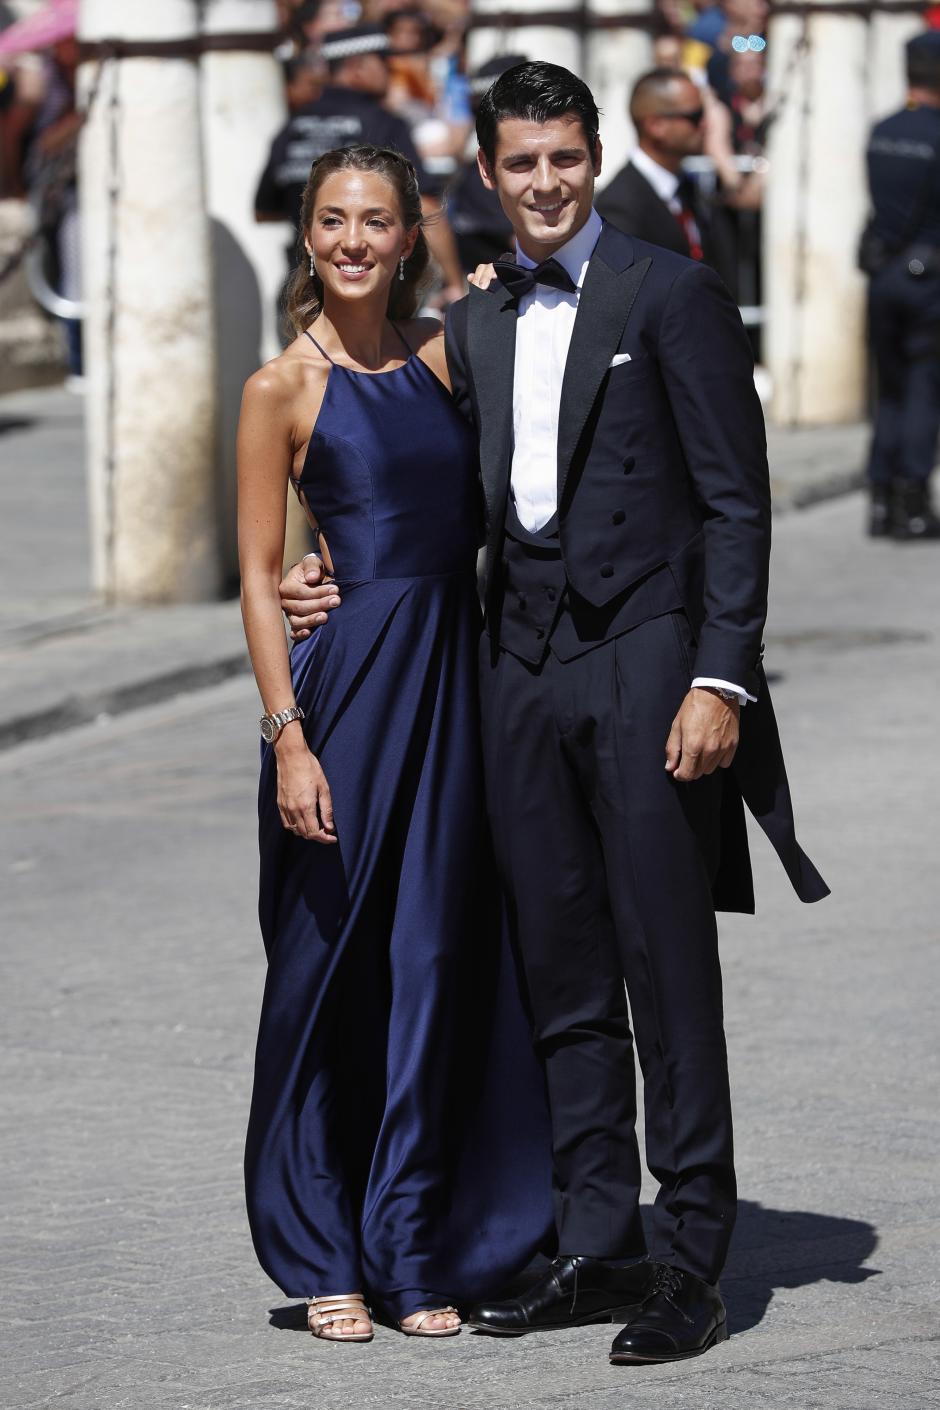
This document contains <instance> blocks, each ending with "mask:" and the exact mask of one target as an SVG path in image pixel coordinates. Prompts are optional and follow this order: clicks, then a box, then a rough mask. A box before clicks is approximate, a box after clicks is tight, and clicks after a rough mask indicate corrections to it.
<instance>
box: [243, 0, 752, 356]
mask: <svg viewBox="0 0 940 1410" xmlns="http://www.w3.org/2000/svg"><path fill="white" fill-rule="evenodd" d="M280 10H281V22H282V26H283V31H284V36H285V38H284V43H283V44H282V46H281V48H280V50H279V57H280V59H281V61H282V63H283V66H284V75H285V84H286V91H287V99H288V105H289V110H290V118H289V121H288V124H287V126H286V127H285V129H284V131H283V132H282V133H280V134H278V135H277V137H276V138H275V140H274V142H273V144H272V149H271V158H270V160H269V162H268V165H267V167H266V169H265V171H264V173H263V174H262V176H261V178H260V181H259V187H258V195H257V200H256V207H257V215H258V218H259V219H284V218H285V217H288V218H290V219H292V220H296V214H297V210H298V206H299V199H300V191H301V189H302V184H303V176H304V174H305V169H309V165H310V162H311V161H312V160H313V159H314V158H315V157H316V156H317V155H318V153H319V152H320V151H321V150H326V149H327V148H328V147H329V146H331V145H335V144H336V143H337V142H341V141H353V140H362V141H376V142H383V141H384V142H394V143H395V145H397V146H399V147H402V148H403V149H404V150H406V151H407V152H408V154H409V155H411V156H412V157H413V159H414V160H415V161H416V164H417V165H418V169H419V176H420V180H421V187H422V193H423V196H424V199H425V205H426V210H427V211H428V212H429V213H434V214H435V216H436V219H435V220H434V222H433V224H432V227H431V228H432V230H433V236H432V240H433V244H434V253H435V254H436V256H437V259H438V263H439V265H440V266H441V269H442V271H443V275H442V286H441V288H440V290H439V291H438V295H437V302H438V303H441V304H445V303H446V302H447V301H448V300H449V299H450V298H452V297H454V296H455V295H456V294H457V293H458V292H459V291H460V288H461V284H462V276H463V275H464V274H466V273H468V272H469V271H471V270H472V269H473V268H474V267H475V266H476V264H477V263H478V262H481V261H486V260H491V259H493V258H494V257H495V256H496V255H498V254H499V253H501V252H502V251H503V250H505V249H506V248H507V245H508V243H509V240H510V231H509V226H508V224H507V222H506V221H505V220H504V219H503V217H502V213H501V211H500V209H499V206H498V204H497V203H496V201H495V198H494V197H493V196H492V194H491V193H489V192H487V191H485V190H484V188H483V186H482V183H481V182H480V181H479V178H478V176H477V173H476V170H475V165H474V155H475V144H474V143H473V140H472V126H473V117H474V106H475V102H476V101H477V100H478V99H479V97H480V96H481V94H482V93H483V92H484V91H485V89H486V87H487V86H488V85H489V84H490V83H491V82H492V81H493V79H494V78H495V77H497V76H498V74H499V73H500V72H502V71H503V69H505V68H507V67H509V66H510V65H511V64H512V63H515V62H519V61H521V60H523V59H525V58H527V57H533V56H529V55H526V54H525V53H514V54H504V55H502V56H501V57H499V58H497V59H493V60H490V61H489V62H488V63H486V64H485V65H483V66H482V67H481V68H480V69H479V70H477V71H468V67H467V64H466V58H465V50H466V45H465V39H466V31H467V27H468V21H469V15H470V10H469V4H468V3H467V0H423V3H421V4H404V5H403V3H402V0H361V3H360V0H280ZM767 13H768V5H767V0H720V3H717V4H715V3H710V0H657V6H656V9H655V12H654V14H653V16H652V45H653V69H652V73H648V74H647V75H645V78H644V82H645V87H644V84H642V83H641V84H640V85H639V90H640V91H639V96H638V94H637V90H634V93H633V96H632V98H631V103H630V107H631V117H632V119H633V123H634V127H635V128H636V134H637V145H638V151H639V157H638V160H634V159H631V162H630V163H628V167H629V168H630V170H629V171H627V170H626V169H625V170H624V172H623V173H621V172H614V173H613V179H612V180H610V181H609V182H608V196H607V199H606V201H605V200H604V199H603V198H602V200H601V209H602V214H604V215H606V216H607V217H608V218H609V219H611V220H613V221H615V222H616V223H618V224H620V225H621V226H622V227H623V228H625V229H627V230H628V231H630V233H633V234H637V235H639V236H641V237H643V238H648V239H651V240H654V241H655V242H656V243H660V244H662V243H665V244H671V245H673V246H674V247H675V248H677V249H679V250H680V251H681V252H683V253H687V254H691V255H692V256H693V257H695V258H702V259H705V260H706V261H707V262H708V263H710V264H713V265H714V266H715V268H716V269H717V270H718V271H719V273H720V274H721V276H722V278H723V279H724V280H725V282H726V283H727V285H728V287H729V288H730V289H731V291H732V293H733V294H734V295H735V297H736V298H737V300H738V302H739V304H741V305H742V308H743V311H744V316H745V321H746V322H747V323H748V325H749V327H750V328H751V329H752V335H753V338H754V343H755V352H759V324H760V307H759V306H760V302H761V279H760V208H761V201H762V197H763V187H764V174H765V171H766V162H765V160H764V155H763V147H764V140H765V134H766V130H767V126H768V122H769V110H768V102H767V95H766V83H765V79H766V73H765V55H764V50H765V48H766V42H765V38H764V31H765V27H766V23H767ZM634 77H635V78H636V79H639V78H641V75H639V74H638V75H635V76H634ZM389 115H391V116H393V117H394V118H395V119H396V120H397V122H398V126H397V128H392V127H391V126H390V125H389V122H388V120H387V119H388V116H389ZM622 155H623V154H622V153H621V154H617V153H608V163H610V160H611V159H613V161H614V164H615V165H616V164H617V158H618V156H619V157H622ZM661 173H668V174H669V175H668V176H661ZM605 175H606V176H608V177H609V176H610V175H611V172H610V165H608V170H607V173H605ZM670 177H671V178H679V177H681V182H680V183H679V185H678V186H677V187H676V188H675V189H674V187H673V181H672V180H671V179H670ZM621 178H623V179H621ZM641 182H642V183H643V184H644V187H648V188H649V190H646V189H643V190H640V186H641ZM638 193H639V198H638ZM654 203H658V204H659V205H660V207H661V210H660V211H659V212H657V211H656V210H653V209H651V207H652V206H653V204H654ZM644 207H645V209H643V208H644ZM657 214H658V217H659V218H658V219H657ZM667 222H668V223H667Z"/></svg>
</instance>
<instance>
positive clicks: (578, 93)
mask: <svg viewBox="0 0 940 1410" xmlns="http://www.w3.org/2000/svg"><path fill="white" fill-rule="evenodd" d="M569 113H573V114H574V115H575V117H577V118H578V119H579V121H580V123H581V126H582V127H583V128H584V135H585V137H586V138H587V144H588V148H589V149H590V152H591V156H592V157H596V156H597V133H598V127H599V120H598V112H597V104H596V103H595V101H594V95H593V93H592V92H591V90H590V88H588V86H587V84H586V83H584V82H583V80H582V79H580V78H577V77H576V76H575V75H574V74H573V73H571V72H570V70H569V69H563V68H562V67H561V66H560V64H546V63H542V62H541V61H534V62H532V63H527V64H517V65H516V66H515V68H511V69H507V70H506V72H505V73H504V74H500V76H499V78H498V79H497V80H496V82H495V83H494V84H493V86H492V88H489V89H488V90H487V91H486V93H484V95H483V97H482V98H481V100H480V108H479V111H478V112H477V141H478V142H479V144H480V147H481V149H482V151H483V155H484V156H485V157H486V160H487V162H488V163H489V165H490V166H492V165H493V162H494V160H495V158H496V129H497V128H498V126H499V124H500V123H501V122H505V121H506V120H507V119H510V118H521V119H522V120H523V121H524V122H551V121H552V119H553V118H560V117H566V116H567V115H568V114H569Z"/></svg>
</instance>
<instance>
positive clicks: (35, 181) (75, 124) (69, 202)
mask: <svg viewBox="0 0 940 1410" xmlns="http://www.w3.org/2000/svg"><path fill="white" fill-rule="evenodd" d="M0 16H2V7H0ZM60 31H61V32H60ZM0 32H2V30H0ZM47 37H48V41H49V42H48V43H47V44H46V45H45V46H44V47H43V48H42V49H41V50H39V51H38V52H26V53H18V54H17V55H16V56H15V59H5V58H4V57H3V56H2V55H0V200H4V201H8V200H28V202H29V206H30V208H31V213H32V224H33V226H34V228H35V230H36V231H37V232H38V234H39V236H40V237H41V245H39V246H37V248H41V250H42V253H43V256H44V258H43V260H42V262H41V263H40V264H39V265H37V269H36V272H35V274H34V276H33V282H34V285H35V284H36V283H37V282H38V283H39V284H40V285H41V288H42V289H43V290H48V292H49V295H50V301H49V302H47V307H51V306H52V305H54V306H55V307H56V308H57V310H58V311H59V312H60V313H65V314H67V313H68V309H69V306H70V305H72V304H75V305H77V304H78V303H79V301H80V298H81V265H80V253H79V215H78V194H77V166H78V137H79V132H80V130H81V124H82V119H81V116H80V114H79V113H78V112H77V110H76V105H75V73H76V68H77V66H78V45H77V43H76V41H75V36H74V25H73V24H70V22H69V20H68V19H67V18H66V16H65V14H64V13H63V17H62V21H61V25H60V26H59V28H58V29H57V28H55V27H53V28H50V30H49V31H48V36H47ZM62 326H63V330H64V333H65V343H66V351H67V360H68V370H69V373H70V375H71V376H72V377H74V378H76V379H78V378H80V375H81V370H82V351H81V322H80V319H78V318H74V317H68V316H65V317H63V318H62Z"/></svg>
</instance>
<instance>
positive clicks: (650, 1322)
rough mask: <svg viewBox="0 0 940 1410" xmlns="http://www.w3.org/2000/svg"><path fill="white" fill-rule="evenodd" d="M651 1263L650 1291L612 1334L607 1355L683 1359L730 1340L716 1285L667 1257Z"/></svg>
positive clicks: (615, 1359)
mask: <svg viewBox="0 0 940 1410" xmlns="http://www.w3.org/2000/svg"><path fill="white" fill-rule="evenodd" d="M653 1267H654V1269H655V1272H654V1276H653V1286H652V1289H651V1291H650V1294H649V1296H648V1297H647V1299H646V1301H645V1302H644V1303H643V1306H642V1307H641V1308H640V1309H639V1311H637V1312H636V1313H634V1315H633V1316H632V1317H631V1319H630V1321H629V1322H628V1323H627V1325H626V1326H625V1327H624V1329H623V1331H622V1332H620V1334H619V1335H618V1336H617V1337H616V1338H615V1339H614V1344H613V1346H612V1347H611V1348H610V1359H611V1361H613V1362H614V1363H615V1364H619V1363H621V1362H624V1363H631V1362H646V1361H684V1360H686V1358H687V1357H689V1356H701V1354H702V1352H703V1351H708V1349H709V1348H710V1347H712V1346H715V1345H716V1344H717V1343H718V1342H720V1341H727V1340H728V1324H727V1322H726V1320H725V1305H724V1303H723V1302H722V1300H721V1294H720V1293H719V1291H718V1289H717V1287H712V1286H711V1284H710V1283H703V1282H702V1280H701V1278H696V1277H695V1276H694V1275H693V1274H692V1273H686V1272H685V1271H684V1270H683V1269H682V1268H673V1267H672V1266H671V1265H670V1264H668V1263H656V1264H654V1265H653Z"/></svg>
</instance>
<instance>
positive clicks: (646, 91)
mask: <svg viewBox="0 0 940 1410" xmlns="http://www.w3.org/2000/svg"><path fill="white" fill-rule="evenodd" d="M630 118H631V121H632V122H633V125H634V127H635V128H636V133H637V146H636V150H635V151H634V153H633V155H632V156H631V157H630V160H629V161H628V162H627V163H626V165H625V166H623V167H621V169H620V171H618V172H617V174H616V176H614V177H613V179H612V180H611V181H610V183H609V184H608V185H607V186H606V187H605V189H604V190H603V191H602V192H601V193H600V195H599V196H598V198H597V202H596V205H597V211H598V214H600V215H601V216H603V218H604V219H605V220H609V221H610V223H611V224H612V225H616V226H617V228H618V229H619V230H623V231H625V232H626V233H627V234H628V235H635V236H637V238H638V239H640V240H648V241H649V242H650V244H652V245H662V246H663V248H664V249H667V250H675V252H676V254H679V255H686V256H687V257H688V258H690V259H698V260H700V259H703V258H704V259H706V260H707V259H708V256H709V254H710V250H709V248H708V246H709V230H708V218H707V210H706V208H705V205H704V203H703V202H702V200H701V199H700V198H699V196H698V194H697V192H696V188H695V182H694V181H692V179H691V178H690V177H687V176H686V177H684V176H683V175H682V163H683V161H684V160H685V158H686V157H691V156H699V155H701V152H702V144H703V141H704V134H705V127H704V123H705V107H704V102H703V98H702V94H701V92H700V91H699V89H698V88H697V87H696V86H695V84H694V83H693V82H692V80H691V79H690V78H689V76H688V74H687V73H685V72H684V71H683V70H682V69H671V68H657V69H652V70H651V71H650V72H649V73H645V74H643V75H642V76H641V77H640V78H639V79H638V80H637V82H636V84H635V85H634V88H633V92H632V94H631V95H630ZM709 262H711V261H710V260H709Z"/></svg>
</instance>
